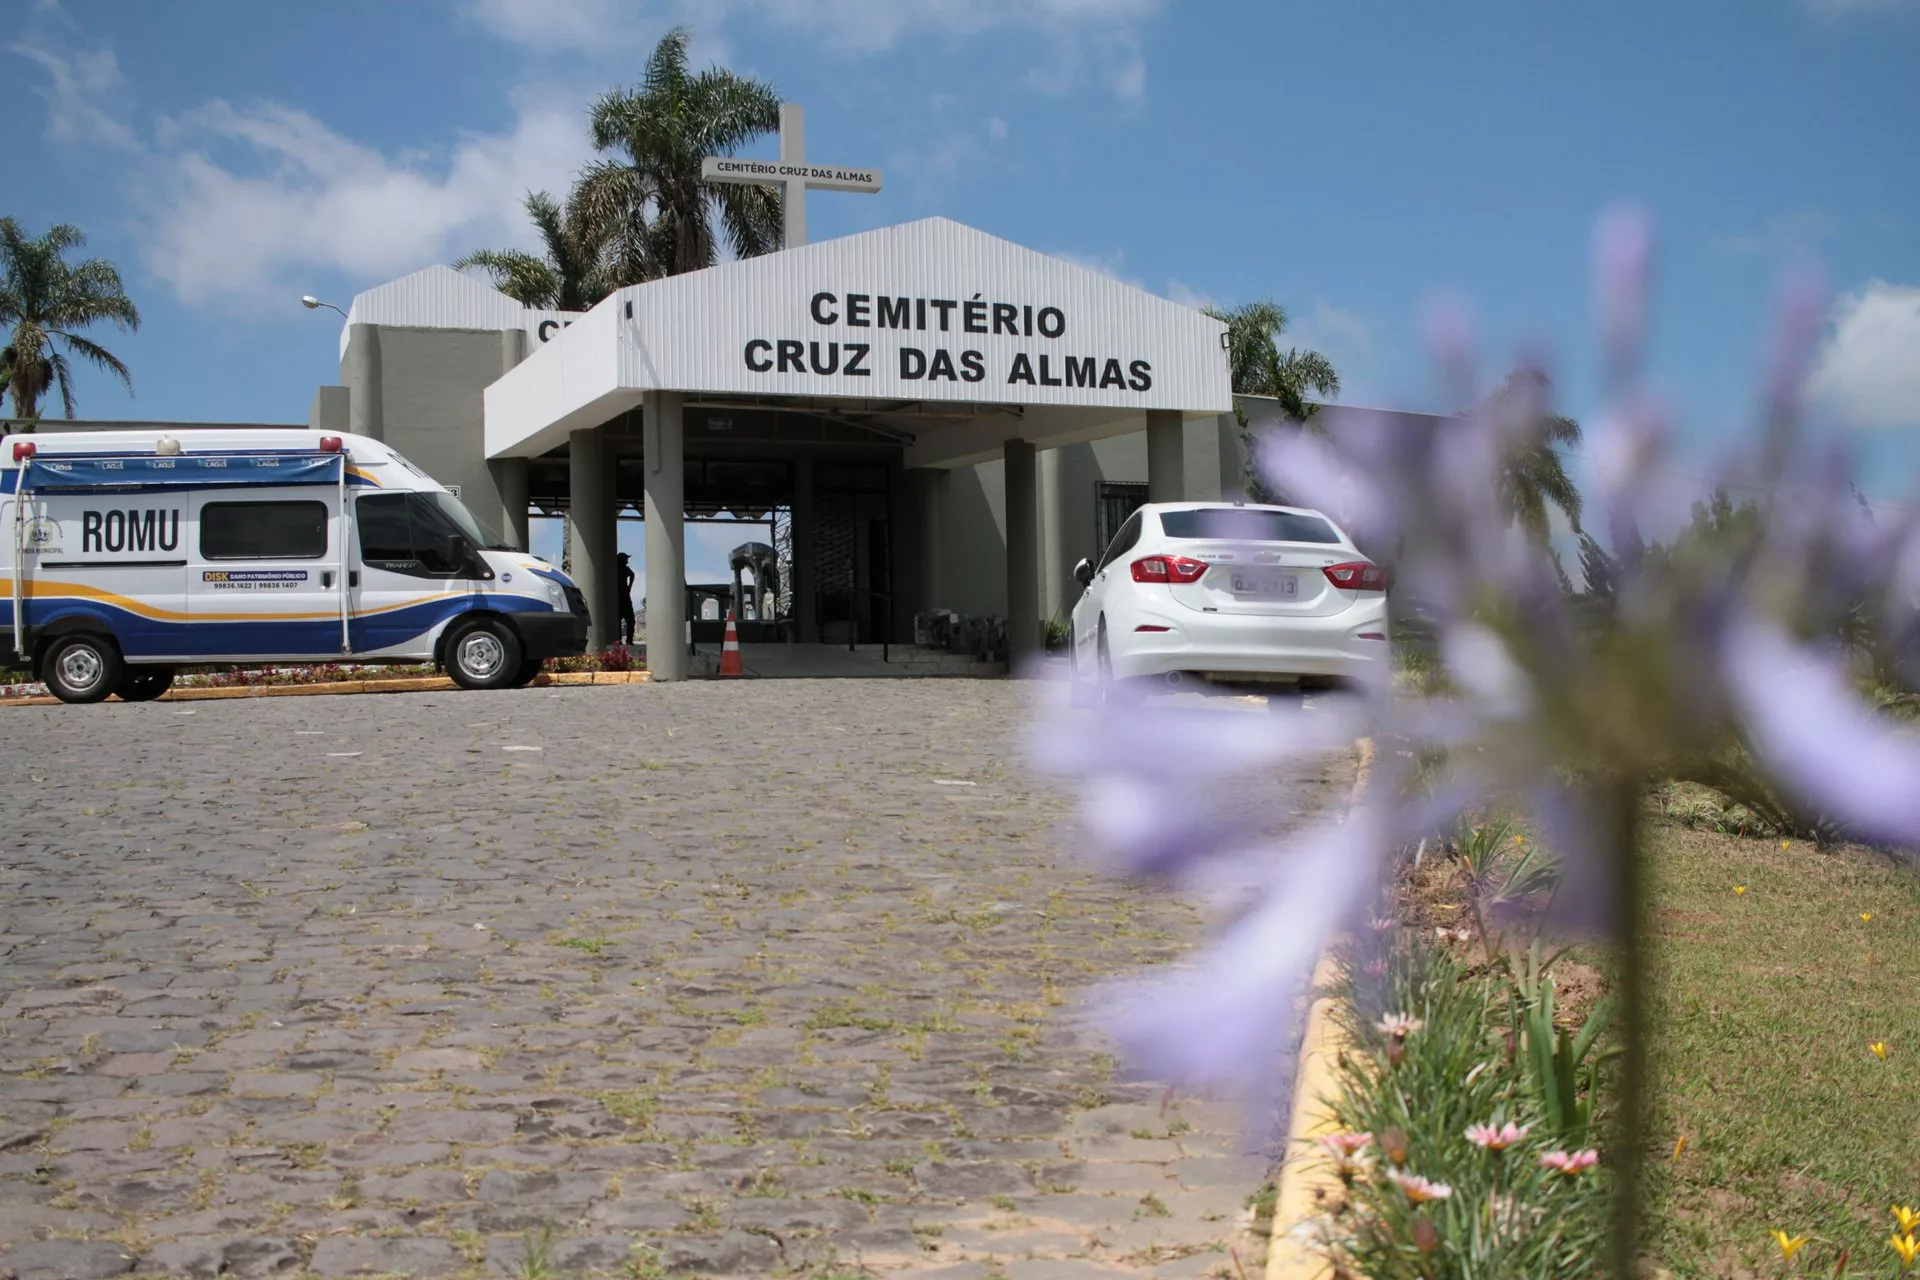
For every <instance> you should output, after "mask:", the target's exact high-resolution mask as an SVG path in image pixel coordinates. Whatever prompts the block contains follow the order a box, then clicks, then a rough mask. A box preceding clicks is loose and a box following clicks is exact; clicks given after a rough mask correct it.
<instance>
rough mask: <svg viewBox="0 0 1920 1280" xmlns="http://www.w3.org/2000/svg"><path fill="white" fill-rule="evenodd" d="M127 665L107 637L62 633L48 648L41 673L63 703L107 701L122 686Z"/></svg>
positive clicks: (48, 686)
mask: <svg viewBox="0 0 1920 1280" xmlns="http://www.w3.org/2000/svg"><path fill="white" fill-rule="evenodd" d="M125 669H126V666H125V664H124V663H123V662H122V661H121V660H120V650H119V649H117V648H115V647H114V643H113V641H111V640H109V639H107V638H106V637H105V636H92V635H76V636H61V637H60V638H59V639H57V640H55V641H54V642H53V643H52V644H51V645H50V646H48V648H47V656H46V658H45V660H44V661H43V662H42V663H41V666H40V670H41V674H42V675H44V676H45V677H46V681H47V688H48V689H50V690H52V691H53V696H54V697H56V698H58V699H60V701H62V702H104V701H106V699H107V696H108V695H109V694H111V693H112V692H113V691H114V690H115V689H116V688H118V687H119V684H120V678H121V673H122V672H123V671H125Z"/></svg>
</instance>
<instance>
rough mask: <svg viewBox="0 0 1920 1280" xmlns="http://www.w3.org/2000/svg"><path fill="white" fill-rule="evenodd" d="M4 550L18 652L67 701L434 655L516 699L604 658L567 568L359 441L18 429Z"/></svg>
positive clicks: (1, 591)
mask: <svg viewBox="0 0 1920 1280" xmlns="http://www.w3.org/2000/svg"><path fill="white" fill-rule="evenodd" d="M0 543H3V544H4V549H0V638H4V639H5V640H6V641H7V642H8V645H7V648H8V651H9V652H10V653H11V654H13V655H15V656H17V658H18V659H20V660H23V661H25V662H28V663H31V665H32V668H33V671H34V674H35V675H36V676H38V677H39V678H40V679H42V680H44V681H46V683H47V686H48V687H49V688H50V689H51V690H52V691H53V692H54V694H55V695H57V696H58V697H59V698H60V699H61V700H63V701H66V702H100V701H102V700H104V699H105V698H107V697H108V696H109V695H111V694H118V695H119V696H120V697H121V698H122V699H124V700H126V701H130V702H133V701H144V700H146V699H150V698H157V697H159V696H160V695H161V694H162V693H164V692H165V691H166V690H167V688H168V686H170V685H171V684H172V683H173V675H174V670H175V668H177V667H180V666H183V665H188V664H204V663H254V662H273V663H302V662H339V661H343V660H349V661H375V662H380V661H393V662H434V663H437V664H440V665H442V666H444V667H445V668H446V671H447V674H448V675H450V676H452V677H453V679H454V681H455V682H456V683H458V684H459V685H461V686H462V687H464V688H468V689H498V688H505V687H509V686H515V685H523V684H526V683H527V682H528V681H530V680H532V679H533V677H534V676H535V675H536V674H537V673H538V672H539V670H540V663H541V661H542V659H545V658H553V657H559V656H562V655H568V654H578V653H583V652H585V650H586V641H587V606H586V600H585V598H584V597H583V596H582V595H581V593H580V591H579V589H578V588H577V587H576V586H574V584H573V583H572V582H571V581H569V580H568V579H567V577H566V575H564V574H562V573H561V572H560V571H559V570H557V569H555V568H553V567H552V566H551V565H548V564H546V563H544V562H542V561H540V560H536V559H534V558H533V557H532V556H529V555H525V554H523V553H521V552H518V551H515V550H513V549H511V548H509V547H505V546H502V545H501V544H500V542H499V540H498V539H496V538H494V537H493V536H492V535H490V534H488V533H487V532H486V531H485V530H484V529H483V527H482V526H481V524H480V523H479V522H478V521H477V520H475V519H474V518H473V516H472V514H471V513H469V512H468V511H467V509H466V508H465V507H463V506H462V505H461V504H460V500H459V499H458V498H456V497H454V495H453V494H452V493H450V492H449V491H448V490H447V489H446V488H445V487H444V486H442V485H440V484H438V483H436V482H435V481H434V480H433V479H431V478H430V477H428V476H427V475H426V474H425V473H423V472H422V471H420V470H419V469H418V468H417V467H415V466H414V465H413V464H412V463H410V462H408V461H407V460H406V459H405V458H403V457H401V456H400V455H399V454H398V453H395V452H394V451H393V450H392V449H389V448H388V447H387V446H386V445H384V444H382V443H380V442H379V441H377V440H372V439H368V438H366V437H363V436H353V435H342V436H328V435H322V434H320V433H319V432H317V431H299V430H260V431H242V430H236V431H191V430H182V431H180V432H179V433H178V434H177V435H164V434H161V433H159V432H154V431H101V432H70V433H58V432H42V433H36V434H33V435H24V436H9V437H7V438H6V440H5V441H4V442H0Z"/></svg>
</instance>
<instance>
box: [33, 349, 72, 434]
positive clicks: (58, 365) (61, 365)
mask: <svg viewBox="0 0 1920 1280" xmlns="http://www.w3.org/2000/svg"><path fill="white" fill-rule="evenodd" d="M47 364H48V366H49V367H50V368H51V369H52V370H53V381H54V384H55V385H56V386H58V387H59V388H60V407H61V408H63V409H65V410H66V416H67V420H68V421H69V422H71V421H72V420H73V417H74V413H73V376H72V374H73V371H72V368H71V366H69V365H68V364H67V358H66V357H65V356H63V355H61V354H60V353H59V352H58V351H54V352H50V353H49V354H48V356H47ZM29 416H31V415H29Z"/></svg>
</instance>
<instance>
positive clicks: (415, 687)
mask: <svg viewBox="0 0 1920 1280" xmlns="http://www.w3.org/2000/svg"><path fill="white" fill-rule="evenodd" d="M652 678H653V677H652V674H651V673H650V672H646V671H553V672H543V673H541V674H540V675H537V676H535V677H534V678H533V681H532V683H531V684H529V685H528V686H527V687H528V688H529V689H540V688H545V687H547V686H550V685H581V684H646V683H647V682H648V681H649V680H651V679H652ZM459 687H460V686H458V685H456V684H455V683H454V682H453V681H452V680H449V679H448V678H447V677H446V676H407V677H403V678H401V679H397V680H329V681H325V682H322V683H318V684H252V685H235V686H232V687H229V688H221V689H169V690H167V691H166V692H165V693H163V694H161V695H160V696H159V697H158V698H156V699H154V701H156V702H215V701H221V700H225V699H228V698H302V697H320V696H332V695H335V694H349V693H430V692H437V691H441V690H446V689H457V688H459ZM59 705H60V699H58V698H55V697H52V696H45V697H33V698H7V699H5V700H3V701H0V706H7V707H57V706H59Z"/></svg>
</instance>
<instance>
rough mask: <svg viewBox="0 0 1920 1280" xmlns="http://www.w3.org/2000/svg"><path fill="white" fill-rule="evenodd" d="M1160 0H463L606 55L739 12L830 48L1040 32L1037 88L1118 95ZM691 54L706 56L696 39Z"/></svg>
mask: <svg viewBox="0 0 1920 1280" xmlns="http://www.w3.org/2000/svg"><path fill="white" fill-rule="evenodd" d="M1162 2H1163V0H660V2H658V3H653V4H641V3H637V2H636V0H468V3H467V12H468V13H469V15H470V16H471V17H472V18H473V19H474V20H475V21H477V22H478V23H480V24H481V25H482V26H484V27H485V28H486V29H487V30H489V31H491V32H493V33H494V34H495V35H497V36H499V37H500V38H501V39H503V40H507V41H510V42H512V43H514V44H518V45H521V46H523V47H525V48H528V49H531V50H533V51H535V52H537V53H542V54H552V53H561V52H569V53H584V54H589V55H599V54H605V53H608V52H610V51H613V50H622V51H624V50H629V49H632V48H635V47H638V46H642V45H645V44H650V43H651V42H652V41H653V40H655V39H657V38H658V37H659V35H660V33H661V32H662V31H664V30H665V29H666V28H667V27H669V26H671V25H673V24H675V23H685V24H687V25H689V26H691V27H692V28H694V30H695V31H696V33H698V34H700V35H708V36H710V35H712V34H713V33H717V32H720V31H722V30H723V29H725V27H726V26H727V24H728V23H730V22H735V21H738V22H739V23H741V24H745V25H751V26H755V27H762V28H764V27H774V28H778V29H780V30H781V31H783V32H789V33H796V34H799V35H802V36H806V37H809V38H811V39H812V40H813V41H814V42H815V43H817V44H818V45H820V46H821V47H822V48H824V49H827V50H829V51H831V52H834V53H839V54H849V55H856V56H858V55H869V54H876V53H884V52H886V51H887V50H889V49H891V48H893V47H894V46H895V45H896V44H897V43H899V42H900V41H901V40H902V39H903V38H906V37H909V36H913V35H916V34H919V33H922V32H924V33H927V34H930V35H932V36H935V37H938V36H959V37H968V36H977V35H982V34H984V33H987V32H990V31H995V30H1001V29H1008V28H1011V29H1015V30H1023V31H1029V32H1033V33H1035V34H1038V35H1040V36H1041V37H1043V38H1044V39H1045V41H1046V46H1047V49H1048V62H1047V63H1046V65H1044V66H1043V67H1040V68H1036V69H1034V70H1032V71H1030V72H1028V73H1027V77H1026V79H1027V83H1028V84H1029V85H1030V86H1031V87H1033V88H1036V89H1039V90H1041V91H1043V92H1055V93H1057V92H1063V91H1065V90H1066V89H1069V88H1071V87H1073V86H1074V85H1076V84H1078V83H1079V82H1080V81H1081V80H1082V79H1083V78H1085V77H1086V76H1088V75H1089V74H1091V75H1092V76H1093V78H1095V79H1098V80H1100V81H1102V82H1103V83H1105V84H1106V85H1107V86H1108V87H1109V88H1111V89H1112V90H1113V91H1114V92H1115V93H1116V94H1118V95H1119V96H1120V97H1122V98H1128V99H1134V98H1138V97H1140V96H1141V95H1142V94H1143V93H1144V92H1145V90H1146V61H1145V59H1144V58H1143V56H1142V55H1141V51H1140V40H1139V34H1138V29H1139V26H1140V24H1141V23H1143V22H1145V21H1146V20H1147V19H1149V18H1151V17H1153V16H1154V15H1155V14H1156V13H1158V12H1159V10H1160V7H1161V4H1162ZM690 53H691V54H692V55H699V56H690V59H689V60H690V61H692V62H693V63H694V64H695V65H705V64H706V63H707V62H708V61H711V60H714V59H713V58H712V57H711V56H709V55H706V54H703V53H702V51H701V50H700V48H699V47H698V46H697V45H696V48H695V49H694V50H692V51H690Z"/></svg>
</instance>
